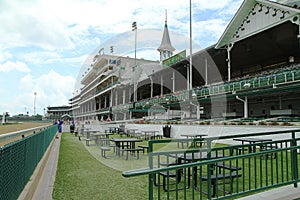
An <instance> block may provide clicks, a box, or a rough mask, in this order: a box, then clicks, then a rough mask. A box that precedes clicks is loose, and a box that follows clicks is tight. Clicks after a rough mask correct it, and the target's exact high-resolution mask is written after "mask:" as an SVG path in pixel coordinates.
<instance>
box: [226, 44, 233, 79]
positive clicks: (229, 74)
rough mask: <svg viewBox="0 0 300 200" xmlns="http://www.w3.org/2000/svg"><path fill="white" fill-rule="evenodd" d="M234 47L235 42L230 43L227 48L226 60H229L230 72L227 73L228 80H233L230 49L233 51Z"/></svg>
mask: <svg viewBox="0 0 300 200" xmlns="http://www.w3.org/2000/svg"><path fill="white" fill-rule="evenodd" d="M232 47H233V44H232V43H230V44H229V45H228V46H227V48H226V49H227V59H226V61H227V70H228V74H227V76H228V82H230V81H231V59H230V57H231V56H230V51H231V49H232Z"/></svg>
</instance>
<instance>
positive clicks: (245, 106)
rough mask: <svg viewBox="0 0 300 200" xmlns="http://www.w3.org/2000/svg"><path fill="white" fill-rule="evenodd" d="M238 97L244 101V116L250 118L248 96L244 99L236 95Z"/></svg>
mask: <svg viewBox="0 0 300 200" xmlns="http://www.w3.org/2000/svg"><path fill="white" fill-rule="evenodd" d="M236 99H237V100H239V101H241V102H243V103H244V118H248V97H247V96H246V97H245V100H244V99H241V98H240V97H238V96H236Z"/></svg>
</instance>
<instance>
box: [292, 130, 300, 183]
mask: <svg viewBox="0 0 300 200" xmlns="http://www.w3.org/2000/svg"><path fill="white" fill-rule="evenodd" d="M292 146H293V147H296V146H297V141H296V134H295V131H292ZM291 160H292V170H293V173H292V174H293V179H294V187H298V185H297V179H298V160H297V149H293V150H292V159H291Z"/></svg>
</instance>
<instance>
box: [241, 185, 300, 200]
mask: <svg viewBox="0 0 300 200" xmlns="http://www.w3.org/2000/svg"><path fill="white" fill-rule="evenodd" d="M253 199H255V200H296V199H297V200H299V199H300V188H299V186H298V188H295V187H294V185H287V186H283V187H280V188H276V189H272V190H269V191H266V192H261V193H258V194H255V195H250V196H247V197H243V198H240V199H238V200H253Z"/></svg>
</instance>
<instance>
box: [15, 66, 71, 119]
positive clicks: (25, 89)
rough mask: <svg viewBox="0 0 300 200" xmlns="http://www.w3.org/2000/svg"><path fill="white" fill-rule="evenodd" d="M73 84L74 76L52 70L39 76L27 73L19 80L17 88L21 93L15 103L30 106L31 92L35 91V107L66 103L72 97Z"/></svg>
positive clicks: (41, 107) (31, 100)
mask: <svg viewBox="0 0 300 200" xmlns="http://www.w3.org/2000/svg"><path fill="white" fill-rule="evenodd" d="M74 84H75V78H74V77H71V76H62V75H60V74H59V73H57V72H55V71H54V70H50V71H49V72H48V73H47V74H43V75H41V76H39V77H34V76H32V75H30V74H28V75H26V76H24V77H23V78H22V79H21V80H20V83H19V89H20V91H22V93H21V94H19V95H18V97H17V100H16V101H18V102H16V104H17V105H20V107H24V105H25V106H27V107H28V108H32V105H33V104H32V102H33V98H34V97H33V94H34V92H36V93H37V95H36V107H37V108H40V109H43V108H46V107H47V106H49V105H51V106H59V105H66V104H67V102H68V100H69V99H70V98H71V97H72V93H73V91H74ZM40 114H41V112H40Z"/></svg>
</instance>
